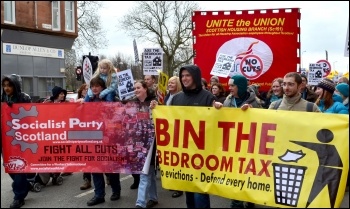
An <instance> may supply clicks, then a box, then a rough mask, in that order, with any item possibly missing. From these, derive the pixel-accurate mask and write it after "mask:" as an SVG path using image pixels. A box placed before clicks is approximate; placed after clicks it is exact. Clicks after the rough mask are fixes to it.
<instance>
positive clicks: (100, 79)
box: [1, 59, 349, 208]
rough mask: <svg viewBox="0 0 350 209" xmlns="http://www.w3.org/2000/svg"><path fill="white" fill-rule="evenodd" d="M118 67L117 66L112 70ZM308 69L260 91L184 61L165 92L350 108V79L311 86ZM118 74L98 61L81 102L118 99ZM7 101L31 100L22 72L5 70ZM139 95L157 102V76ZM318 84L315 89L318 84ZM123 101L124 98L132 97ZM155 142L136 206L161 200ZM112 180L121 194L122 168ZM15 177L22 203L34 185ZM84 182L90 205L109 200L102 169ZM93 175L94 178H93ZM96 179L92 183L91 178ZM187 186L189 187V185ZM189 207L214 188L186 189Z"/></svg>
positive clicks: (139, 179) (56, 99)
mask: <svg viewBox="0 0 350 209" xmlns="http://www.w3.org/2000/svg"><path fill="white" fill-rule="evenodd" d="M112 69H113V70H112ZM307 82H308V80H307V77H306V76H305V75H300V74H299V73H296V72H290V73H287V74H286V75H284V77H278V78H274V79H273V80H272V81H271V88H270V89H269V91H267V92H260V91H259V86H258V85H256V84H251V85H249V80H248V79H247V78H246V77H244V76H242V75H234V76H232V77H231V78H230V79H229V80H228V83H227V86H228V91H227V92H226V91H225V88H224V87H223V84H222V83H220V80H219V78H218V77H217V76H213V77H211V79H210V82H209V84H208V82H207V81H206V80H205V79H204V78H202V75H201V70H200V68H199V67H198V66H196V65H186V66H183V67H181V69H180V71H179V77H176V76H174V77H171V78H170V79H169V82H168V92H167V94H166V97H165V105H173V106H207V107H215V108H217V109H220V108H222V107H231V108H240V109H242V111H245V110H247V109H248V108H263V109H277V110H287V111H309V112H319V114H320V113H332V114H349V81H348V79H347V78H345V77H343V78H340V79H339V80H338V82H334V81H332V80H330V79H327V78H325V79H323V80H322V81H320V82H319V83H318V85H316V86H309V85H308V83H307ZM117 83H118V81H117V76H116V74H115V71H114V67H113V65H112V64H111V62H110V61H109V60H107V59H106V60H103V61H101V62H100V63H99V65H98V69H97V72H96V73H95V74H94V75H93V77H92V79H91V82H90V86H88V85H86V84H83V85H82V86H81V87H80V88H79V91H78V98H77V100H76V101H77V102H81V103H83V102H101V101H109V102H111V101H116V100H115V98H117V97H118V95H116V94H117V93H118V91H117ZM2 88H3V91H2V98H1V101H2V102H6V103H7V104H8V105H9V106H12V104H13V103H29V102H31V98H30V96H29V95H28V94H26V93H24V92H22V91H21V89H22V88H21V83H20V77H19V76H18V75H10V76H5V77H4V78H3V79H2ZM134 89H135V98H132V99H129V100H128V101H134V102H140V103H143V104H146V105H147V106H149V107H150V110H148V111H149V112H150V115H151V110H152V109H154V108H156V106H157V105H158V101H157V94H156V91H157V85H156V77H155V76H145V77H144V80H138V81H136V82H135V83H134ZM313 89H314V90H313ZM66 95H67V91H66V90H65V89H63V88H62V87H59V86H55V87H54V88H53V89H52V96H51V97H50V98H49V99H47V100H45V101H44V103H62V102H66ZM128 101H123V102H128ZM155 153H156V144H155V143H154V144H153V146H152V155H153V157H152V159H153V160H151V162H150V172H149V173H148V174H133V177H134V182H133V184H132V185H131V186H130V189H138V194H137V200H136V203H135V206H136V207H137V208H151V207H154V206H155V205H157V204H158V195H157V187H156V172H153V170H156V167H157V160H155V159H156V157H155ZM105 175H106V177H107V184H109V185H111V188H112V196H111V197H110V200H112V201H115V200H118V199H119V198H120V195H121V187H120V176H119V174H111V173H109V174H105ZM10 176H11V178H12V179H13V184H12V187H13V193H14V200H13V202H12V203H11V205H10V208H20V207H22V206H23V205H24V204H25V201H24V200H25V198H26V196H27V195H28V191H29V189H30V185H29V183H28V181H27V178H26V174H22V173H16V174H15V173H10ZM83 180H84V184H83V185H82V186H81V187H80V188H81V189H82V190H85V189H88V188H91V187H92V185H93V186H94V187H95V190H94V191H95V194H94V196H93V197H92V199H91V200H89V201H88V202H87V205H88V206H93V205H97V204H100V203H103V202H105V198H104V196H105V180H104V175H103V174H102V173H92V178H91V174H90V173H84V174H83ZM92 180H93V181H92ZM92 183H93V184H92ZM184 190H185V189H184ZM183 193H184V192H183V191H173V194H172V197H173V198H177V197H180V196H181V195H182V194H183ZM185 196H186V205H187V207H188V208H210V197H209V194H203V193H194V192H187V191H186V192H185ZM230 207H232V208H247V207H248V208H250V207H254V204H253V203H249V202H243V201H239V200H232V201H231V205H230Z"/></svg>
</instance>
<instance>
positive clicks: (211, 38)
mask: <svg viewBox="0 0 350 209" xmlns="http://www.w3.org/2000/svg"><path fill="white" fill-rule="evenodd" d="M299 20H300V11H299V8H291V9H266V10H243V11H195V12H194V15H193V16H192V22H193V36H194V40H195V41H194V44H193V48H194V50H195V54H196V56H195V58H194V63H195V64H196V65H198V66H199V67H200V69H201V70H202V77H203V78H205V79H207V80H209V79H210V77H211V75H210V72H211V70H212V68H213V66H214V64H215V62H216V59H217V58H218V57H219V55H220V54H225V55H233V56H236V61H235V62H234V64H233V65H231V66H232V67H231V72H232V73H234V74H242V75H244V76H246V77H247V78H248V79H249V80H250V82H251V83H252V84H253V83H257V84H259V85H260V87H261V88H260V89H261V90H263V91H264V90H268V89H269V88H270V86H271V82H272V80H273V79H275V78H277V77H283V76H284V75H285V74H286V73H288V72H296V71H297V65H298V64H299V63H300V57H298V55H297V51H298V50H299V49H300V42H298V40H300V37H299V35H300V27H299ZM242 61H243V62H244V63H241V62H242ZM252 62H254V63H252ZM230 64H231V63H229V65H223V66H230ZM249 66H251V67H249ZM258 66H260V67H259V68H257V67H258ZM230 75H232V74H230ZM227 81H228V78H220V83H222V84H223V85H224V86H227Z"/></svg>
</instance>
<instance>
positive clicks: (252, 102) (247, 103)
mask: <svg viewBox="0 0 350 209" xmlns="http://www.w3.org/2000/svg"><path fill="white" fill-rule="evenodd" d="M227 84H228V86H229V87H228V89H229V93H230V94H229V95H228V96H227V97H226V100H225V101H224V103H223V104H222V103H220V102H217V101H216V102H214V104H213V107H215V108H216V109H220V108H221V107H233V108H241V109H242V110H246V109H248V108H249V107H255V108H261V105H260V103H259V101H258V100H257V95H256V94H255V91H254V90H250V89H248V79H247V78H246V77H244V76H243V75H234V76H232V77H231V78H230V79H229V81H228V83H227ZM246 205H248V208H253V207H254V203H250V202H244V201H240V200H234V199H232V200H231V204H230V207H231V208H245V206H246Z"/></svg>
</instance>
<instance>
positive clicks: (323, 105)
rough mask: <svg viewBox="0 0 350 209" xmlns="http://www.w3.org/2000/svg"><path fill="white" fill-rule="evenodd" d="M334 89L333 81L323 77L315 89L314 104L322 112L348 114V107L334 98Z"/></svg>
mask: <svg viewBox="0 0 350 209" xmlns="http://www.w3.org/2000/svg"><path fill="white" fill-rule="evenodd" d="M334 91H335V83H334V82H333V81H332V80H330V79H328V78H325V79H323V80H322V81H321V82H319V83H318V84H317V89H316V94H317V95H318V99H317V100H316V102H315V103H316V105H317V106H318V108H319V109H320V110H321V112H323V113H335V114H349V109H348V108H347V107H345V106H344V105H343V104H342V103H341V102H339V101H336V100H335V97H334V95H333V93H334Z"/></svg>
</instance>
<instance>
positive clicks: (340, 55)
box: [92, 1, 349, 72]
mask: <svg viewBox="0 0 350 209" xmlns="http://www.w3.org/2000/svg"><path fill="white" fill-rule="evenodd" d="M197 2H198V4H199V6H200V7H201V10H204V11H222V10H226V11H227V10H249V9H278V8H300V9H301V50H302V51H303V53H302V55H303V56H302V64H303V66H304V67H307V65H308V64H309V63H315V62H317V61H318V60H321V59H326V53H325V51H326V50H327V51H328V61H329V63H330V64H331V65H332V69H335V70H337V71H338V72H347V71H349V58H348V57H344V49H345V42H346V34H347V30H348V25H349V1H325V2H323V1H318V2H308V1H306V2H301V1H286V2H285V1H273V2H272V1H261V2H260V1H231V2H226V1H206V2H202V1H197ZM134 4H135V2H122V1H118V2H113V1H110V2H103V7H102V8H101V9H100V14H101V21H102V24H103V29H104V30H106V31H107V39H108V43H109V47H108V48H105V49H101V50H99V51H98V52H92V54H98V55H99V54H104V55H107V56H108V57H109V56H114V55H116V54H117V53H118V52H121V53H123V54H127V55H130V56H131V57H132V58H133V57H134V51H133V38H132V37H128V36H127V35H126V34H125V32H124V31H119V30H118V29H117V27H116V24H117V21H116V20H117V19H118V18H120V17H122V16H124V15H125V14H126V13H127V12H128V11H129V9H131V8H132V6H133V5H134ZM136 42H137V47H138V52H139V55H140V56H141V53H142V51H143V49H144V48H147V47H151V48H155V47H157V46H154V45H152V44H147V43H140V42H138V41H137V40H136Z"/></svg>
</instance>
